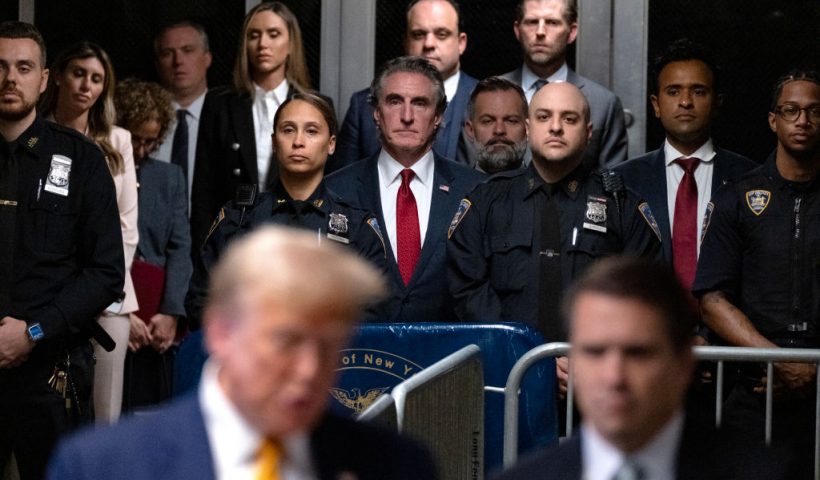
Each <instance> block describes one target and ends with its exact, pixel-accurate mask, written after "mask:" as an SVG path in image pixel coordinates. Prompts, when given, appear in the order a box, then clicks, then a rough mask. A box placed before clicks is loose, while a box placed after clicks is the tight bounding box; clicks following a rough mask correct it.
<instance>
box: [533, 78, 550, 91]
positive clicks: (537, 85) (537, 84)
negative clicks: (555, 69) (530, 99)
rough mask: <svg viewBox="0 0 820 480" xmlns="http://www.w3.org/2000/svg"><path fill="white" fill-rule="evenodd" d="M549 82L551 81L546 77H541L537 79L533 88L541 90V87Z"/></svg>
mask: <svg viewBox="0 0 820 480" xmlns="http://www.w3.org/2000/svg"><path fill="white" fill-rule="evenodd" d="M548 83H550V82H549V81H547V80H546V79H544V78H539V79H538V80H536V81H535V82H533V84H532V87H533V88H534V89H535V91H536V92H537V91H538V90H541V87H543V86H544V85H546V84H548Z"/></svg>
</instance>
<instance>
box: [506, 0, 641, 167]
mask: <svg viewBox="0 0 820 480" xmlns="http://www.w3.org/2000/svg"><path fill="white" fill-rule="evenodd" d="M513 30H514V32H515V38H517V39H518V41H519V43H520V44H521V50H522V53H523V55H524V63H523V64H522V65H521V66H520V67H519V68H517V69H515V70H513V71H511V72H507V73H506V74H504V75H503V77H504V78H506V79H507V80H510V81H512V82H514V83H517V84H518V85H521V88H522V89H523V90H524V94H525V95H526V97H527V101H531V100H532V97H533V95H535V92H536V91H537V90H538V89H539V88H541V86H543V85H544V84H546V83H554V82H569V83H572V84H573V85H575V86H576V87H578V88H580V89H581V93H583V94H584V96H585V97H586V98H587V102H588V103H589V113H590V115H591V118H592V138H591V139H590V141H589V147H587V149H586V152H585V153H584V165H586V166H587V168H589V169H594V168H596V167H599V166H601V167H603V166H604V165H608V164H613V163H620V162H624V161H626V150H627V138H626V125H625V124H624V109H623V106H622V105H621V101H620V100H619V99H618V97H616V96H615V94H613V93H612V92H610V91H609V90H607V89H606V88H604V87H603V86H601V85H598V84H597V83H595V82H593V81H592V80H590V79H588V78H584V77H582V76H581V75H578V74H577V73H575V72H574V71H573V70H572V69H571V68H569V67H568V66H567V46H568V45H570V44H572V43H573V42H575V37H576V36H577V34H578V2H577V0H520V1H519V2H518V7H517V12H516V20H515V24H514V25H513Z"/></svg>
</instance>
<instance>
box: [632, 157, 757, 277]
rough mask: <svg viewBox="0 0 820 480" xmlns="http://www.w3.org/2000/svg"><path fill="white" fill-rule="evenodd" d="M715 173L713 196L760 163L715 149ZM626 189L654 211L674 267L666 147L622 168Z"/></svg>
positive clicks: (665, 247) (636, 159) (667, 257)
mask: <svg viewBox="0 0 820 480" xmlns="http://www.w3.org/2000/svg"><path fill="white" fill-rule="evenodd" d="M715 152H716V153H715V158H714V162H715V163H714V165H715V166H714V171H713V173H712V189H711V194H712V195H714V193H715V191H716V190H717V189H718V187H720V186H721V185H723V184H725V183H726V182H728V181H729V180H732V179H734V178H737V177H739V176H740V175H742V174H744V173H745V172H747V171H749V170H751V169H753V168H755V167H756V166H757V164H756V163H754V162H753V161H751V160H749V159H748V158H746V157H744V156H741V155H738V154H736V153H732V152H730V151H728V150H723V149H722V148H715ZM616 170H617V171H618V172H620V173H621V175H622V176H623V179H624V183H625V184H626V186H628V187H630V188H632V189H633V190H635V191H636V192H638V193H639V194H640V196H641V197H642V198H643V199H644V200H645V201H647V202H649V207H650V208H651V209H652V213H653V214H654V216H655V220H657V222H658V227H659V229H660V231H661V243H662V247H663V258H664V260H665V261H666V262H668V263H669V264H670V265H671V264H672V228H671V226H670V225H669V204H668V200H667V193H666V158H665V155H664V153H663V148H659V149H658V150H655V151H652V152H649V153H646V154H644V155H642V156H640V157H637V158H633V159H631V160H629V161H628V162H626V163H623V164H621V165H618V166H617V167H616Z"/></svg>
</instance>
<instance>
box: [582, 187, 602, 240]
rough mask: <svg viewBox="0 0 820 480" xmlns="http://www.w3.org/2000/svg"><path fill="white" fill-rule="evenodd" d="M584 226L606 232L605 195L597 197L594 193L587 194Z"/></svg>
mask: <svg viewBox="0 0 820 480" xmlns="http://www.w3.org/2000/svg"><path fill="white" fill-rule="evenodd" d="M584 228H586V229H588V230H595V231H596V232H602V233H606V197H598V196H595V195H588V196H587V211H586V213H584Z"/></svg>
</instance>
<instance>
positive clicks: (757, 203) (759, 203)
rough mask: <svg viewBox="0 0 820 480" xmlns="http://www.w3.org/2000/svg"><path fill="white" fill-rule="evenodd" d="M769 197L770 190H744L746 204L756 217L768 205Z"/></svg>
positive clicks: (770, 196)
mask: <svg viewBox="0 0 820 480" xmlns="http://www.w3.org/2000/svg"><path fill="white" fill-rule="evenodd" d="M771 199H772V192H770V191H768V190H749V191H748V192H746V205H748V206H749V209H750V210H751V211H752V213H754V214H755V215H757V216H758V217H759V216H760V214H761V213H763V211H764V210H766V207H768V206H769V201H770V200H771Z"/></svg>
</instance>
